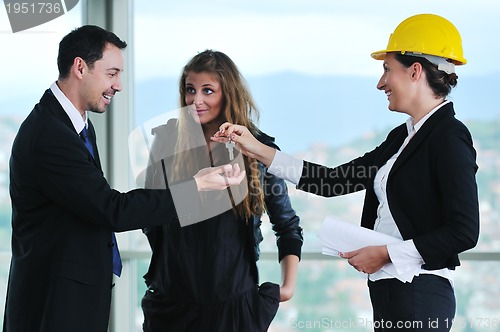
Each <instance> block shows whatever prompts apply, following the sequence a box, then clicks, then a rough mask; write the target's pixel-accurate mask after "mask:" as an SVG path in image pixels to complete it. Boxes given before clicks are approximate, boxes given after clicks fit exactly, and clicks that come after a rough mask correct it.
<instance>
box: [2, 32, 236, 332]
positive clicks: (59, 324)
mask: <svg viewBox="0 0 500 332" xmlns="http://www.w3.org/2000/svg"><path fill="white" fill-rule="evenodd" d="M125 47H126V43H125V42H124V41H122V40H120V39H119V38H118V37H117V36H116V35H115V34H113V33H111V32H108V31H106V30H103V29H101V28H99V27H96V26H83V27H81V28H78V29H75V30H74V31H72V32H71V33H69V34H68V35H67V36H65V37H64V38H63V40H62V41H61V42H60V44H59V55H58V60H57V62H58V68H59V78H58V80H57V82H55V83H54V84H52V86H51V87H50V89H48V90H47V91H46V92H45V93H44V95H43V96H42V98H41V100H40V102H39V103H38V104H37V105H36V106H35V108H34V109H33V111H32V112H31V114H30V115H29V116H28V117H27V119H26V120H25V121H24V122H23V124H22V125H21V127H20V129H19V132H18V134H17V137H16V139H15V141H14V144H13V148H12V156H11V159H10V194H11V199H12V261H11V268H10V275H9V283H8V290H7V299H6V308H5V317H4V326H3V331H4V332H11V331H16V332H17V331H26V332H34V331H50V332H58V331H61V332H68V331H82V332H100V331H102V332H105V331H106V330H107V327H108V320H109V310H110V303H111V289H112V271H113V272H114V273H115V274H117V275H119V274H120V272H121V261H120V257H119V253H118V250H117V245H116V239H115V236H114V232H121V231H127V230H132V229H140V228H144V227H150V226H153V225H159V224H166V223H176V222H179V218H180V217H181V216H178V215H177V214H176V210H175V206H174V203H173V200H172V196H171V192H170V190H168V189H166V190H142V189H141V190H133V191H130V192H127V193H120V192H118V191H116V190H113V189H111V188H110V186H109V185H108V183H107V181H106V179H105V178H104V176H103V173H102V170H101V165H100V161H99V154H98V151H97V146H96V142H95V132H94V128H93V126H92V123H91V121H90V120H89V119H88V117H87V112H88V111H92V112H96V113H103V112H105V111H106V107H107V106H108V105H109V104H110V102H111V99H112V98H113V96H114V95H115V94H116V93H117V92H119V91H120V90H121V83H120V73H121V72H122V71H123V60H122V54H121V53H122V49H124V48H125ZM221 172H226V175H227V176H221ZM231 176H232V177H231ZM243 177H244V172H239V169H232V168H231V167H230V166H226V167H224V168H209V169H204V170H202V171H200V172H199V173H198V174H197V175H196V176H195V177H194V178H193V179H191V180H189V181H188V182H186V183H185V189H186V192H187V193H189V192H192V193H194V195H192V196H190V197H196V196H197V195H196V193H197V192H198V191H202V190H220V189H224V188H226V187H227V186H228V185H232V184H237V183H239V182H240V181H241V180H242V179H243ZM188 196H189V195H188ZM182 217H184V218H185V217H186V216H182Z"/></svg>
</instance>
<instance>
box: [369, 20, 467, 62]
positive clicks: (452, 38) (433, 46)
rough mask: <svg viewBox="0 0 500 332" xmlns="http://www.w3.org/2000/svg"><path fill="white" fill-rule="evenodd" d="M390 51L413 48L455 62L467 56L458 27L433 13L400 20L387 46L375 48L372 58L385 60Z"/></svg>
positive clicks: (417, 52) (409, 50)
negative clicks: (381, 48)
mask: <svg viewBox="0 0 500 332" xmlns="http://www.w3.org/2000/svg"><path fill="white" fill-rule="evenodd" d="M387 52H400V53H401V54H405V53H406V52H413V53H415V54H419V53H421V54H428V55H434V56H438V57H442V58H445V59H450V60H451V62H453V63H454V64H456V65H464V64H466V63H467V60H466V59H465V58H464V54H463V50H462V38H461V37H460V33H459V32H458V30H457V28H456V27H455V26H454V25H453V24H452V23H451V22H450V21H448V20H447V19H445V18H444V17H441V16H438V15H434V14H419V15H415V16H411V17H409V18H407V19H406V20H404V21H403V22H401V23H399V25H398V26H397V27H396V30H394V32H393V33H392V34H391V36H390V37H389V43H388V44H387V49H385V50H382V51H377V52H373V53H372V54H371V56H372V58H374V59H377V60H383V59H384V58H385V54H386V53H387Z"/></svg>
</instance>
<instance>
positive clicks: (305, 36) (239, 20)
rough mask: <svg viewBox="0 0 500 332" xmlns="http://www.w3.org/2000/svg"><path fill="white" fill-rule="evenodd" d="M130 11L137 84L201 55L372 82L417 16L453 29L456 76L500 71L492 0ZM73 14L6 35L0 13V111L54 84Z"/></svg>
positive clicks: (247, 71)
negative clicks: (405, 24)
mask: <svg viewBox="0 0 500 332" xmlns="http://www.w3.org/2000/svg"><path fill="white" fill-rule="evenodd" d="M134 6H135V7H134V13H133V17H134V21H133V22H134V23H133V24H134V29H135V33H134V34H133V35H131V36H121V37H122V38H123V39H126V40H127V42H128V43H129V45H132V46H133V47H134V49H135V52H134V54H133V57H134V59H135V71H134V77H135V79H136V80H137V81H143V80H148V79H151V78H155V77H162V76H167V77H178V75H179V72H180V69H181V68H182V66H183V65H184V64H185V63H186V62H187V60H188V59H189V58H190V57H192V56H193V55H194V54H196V53H197V52H200V51H203V50H204V49H206V48H212V49H216V50H220V51H223V52H224V53H226V54H228V55H230V57H231V58H232V59H233V60H234V61H235V63H237V64H238V67H239V68H240V70H241V72H242V73H243V74H244V76H259V75H265V74H269V73H277V72H298V73H305V74H308V75H318V76H320V75H337V74H344V75H361V76H373V77H375V76H378V75H380V74H381V70H382V69H381V68H382V67H381V63H377V62H375V61H374V60H373V59H371V58H370V56H369V55H370V53H371V52H373V51H375V50H379V49H382V48H384V47H385V46H386V45H387V40H388V38H389V35H390V33H391V32H392V31H393V30H394V28H395V27H396V25H397V24H398V23H399V22H400V21H402V20H403V19H404V18H406V17H408V16H411V15H413V14H416V13H424V12H432V13H435V14H439V15H442V16H445V17H446V18H448V19H449V20H451V21H452V22H453V23H454V24H455V25H456V26H457V27H458V29H459V30H460V32H461V34H462V39H463V44H464V50H465V51H464V52H465V57H466V58H467V59H468V60H469V63H468V64H467V65H466V66H464V67H463V68H460V69H459V70H460V73H462V74H468V75H481V74H484V73H491V72H499V71H500V65H498V61H497V57H498V55H499V54H500V43H499V42H498V32H500V20H499V19H498V17H500V1H497V0H475V1H470V0H454V1H449V0H439V1H438V0H419V1H402V0H389V1H372V0H350V1H332V0H310V1H305V0H302V1H299V0H274V1H268V0H252V1H237V2H236V1H230V0H213V1H210V2H207V1H199V0H193V1H177V2H173V1H161V0H156V1H152V0H150V1H147V2H145V1H135V2H134ZM80 13H81V4H79V5H78V6H77V7H76V8H75V9H73V10H72V11H71V12H69V13H68V14H65V15H63V16H61V17H59V18H57V19H55V20H53V21H51V22H48V23H46V24H43V25H41V26H38V27H35V28H32V29H30V30H27V31H25V32H18V33H15V34H14V33H12V32H11V30H10V25H9V20H8V17H7V15H6V10H5V7H3V6H2V7H0V45H2V46H1V48H2V52H1V53H0V72H1V73H2V74H1V75H2V79H1V80H0V91H3V92H2V93H1V94H0V102H1V101H2V100H11V99H12V98H23V96H26V95H27V93H34V94H36V95H38V94H40V93H41V91H43V89H45V88H46V87H48V86H49V85H50V84H51V83H52V82H53V81H54V80H55V79H56V78H57V69H56V57H57V47H58V43H59V41H60V39H61V38H62V37H63V36H64V35H65V34H66V33H68V32H69V31H70V30H71V29H73V28H75V27H77V26H79V25H80V24H81V17H80ZM131 49H132V48H129V50H131ZM2 112H5V110H1V109H0V113H2Z"/></svg>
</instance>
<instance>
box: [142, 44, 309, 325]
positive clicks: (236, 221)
mask: <svg viewBox="0 0 500 332" xmlns="http://www.w3.org/2000/svg"><path fill="white" fill-rule="evenodd" d="M179 91H180V104H181V106H183V110H184V111H182V112H181V113H180V115H179V118H178V119H175V120H170V121H168V123H167V124H165V125H162V126H160V127H157V128H155V129H154V130H153V133H154V134H155V138H154V143H153V151H155V149H156V151H157V150H158V149H161V150H163V152H162V155H164V156H170V157H167V158H164V159H162V160H161V161H157V162H155V163H153V164H152V165H151V167H150V168H149V171H148V174H147V185H148V186H151V187H164V186H167V184H168V183H177V182H179V181H182V180H183V179H185V178H190V177H192V175H193V174H196V173H197V171H199V170H200V169H201V168H204V167H206V166H208V165H209V164H210V165H221V164H227V163H229V162H231V160H230V159H232V158H230V156H229V152H228V150H227V149H226V147H225V145H224V144H219V143H214V142H212V141H211V140H210V136H211V135H212V134H213V133H214V132H215V131H217V130H218V128H219V127H220V126H221V125H222V124H223V123H225V122H227V121H229V122H233V123H238V124H241V125H243V126H245V127H248V128H250V130H251V131H252V133H253V134H254V135H255V136H256V137H257V138H258V140H259V141H260V142H262V143H263V144H266V145H269V146H272V147H273V148H277V146H276V145H275V144H274V139H273V138H272V137H270V136H267V135H266V134H264V133H262V132H260V131H259V130H258V129H257V127H256V126H255V124H254V122H253V119H254V118H257V116H258V114H257V110H256V107H255V104H254V102H253V100H252V98H251V96H250V93H249V91H248V89H247V88H246V86H245V84H244V80H243V78H242V76H241V75H240V73H239V71H238V69H237V67H236V65H235V64H234V63H233V61H232V60H231V59H230V58H229V57H228V56H227V55H225V54H224V53H221V52H217V51H212V50H206V51H204V52H202V53H199V54H197V55H196V56H194V57H193V58H192V59H191V60H190V61H189V63H188V64H187V65H186V66H185V67H184V69H183V72H182V75H181V78H180V82H179ZM200 125H201V129H202V132H203V134H202V135H198V136H197V135H195V134H194V133H195V132H196V128H199V127H200ZM200 136H201V137H200ZM200 141H201V142H200ZM234 154H235V155H236V156H239V158H240V160H243V164H244V166H243V167H244V168H245V170H246V174H247V182H246V183H245V184H244V185H243V186H231V187H230V189H229V190H228V192H220V193H219V192H217V193H213V192H210V193H206V194H203V193H201V194H200V196H199V197H197V199H196V200H193V202H189V203H188V204H192V206H193V207H192V209H197V208H198V207H199V206H202V208H203V209H210V208H211V207H213V206H215V205H217V204H218V203H219V202H220V201H221V200H223V195H226V197H227V195H228V196H229V197H231V200H232V202H234V203H235V204H234V206H233V208H231V209H229V210H228V211H226V212H223V213H219V214H216V215H215V216H213V217H210V218H207V220H205V221H202V222H199V223H196V224H192V225H189V226H185V227H181V226H180V225H178V224H177V225H169V226H165V227H163V226H158V227H153V228H147V229H144V233H145V234H146V235H147V237H148V240H149V242H150V245H151V248H152V251H153V254H152V259H151V263H150V266H149V270H148V273H147V274H146V275H145V280H146V284H147V286H148V290H147V292H146V294H145V296H144V297H143V299H142V309H143V312H144V318H145V319H144V324H143V328H144V331H248V332H250V331H252V332H254V331H267V329H268V327H269V325H270V323H271V321H272V319H273V318H274V316H275V314H276V311H277V309H278V305H279V302H280V301H286V300H288V299H290V298H291V297H292V295H293V293H294V289H295V280H296V274H297V268H298V262H299V259H300V254H301V246H302V241H303V239H302V229H301V227H300V226H299V217H298V216H297V215H296V213H295V211H294V210H293V209H292V207H291V204H290V200H289V197H288V194H287V188H286V185H285V183H284V181H283V180H281V179H279V178H277V177H275V176H273V175H271V174H268V173H267V171H266V168H265V167H264V165H263V164H262V163H260V162H258V161H257V160H256V159H254V158H249V157H246V156H243V155H239V154H238V151H236V150H234ZM237 197H239V198H240V199H237ZM264 212H267V213H268V215H269V219H270V221H271V223H272V227H273V230H274V232H275V234H276V238H277V246H278V251H279V261H280V262H281V266H282V283H281V286H279V285H276V284H273V283H269V282H267V283H263V284H262V285H260V286H259V280H258V271H257V265H256V261H257V259H258V256H259V247H258V246H259V243H260V242H261V241H262V234H261V232H260V228H259V227H260V224H261V215H262V214H263V213H264ZM208 214H209V215H210V213H208Z"/></svg>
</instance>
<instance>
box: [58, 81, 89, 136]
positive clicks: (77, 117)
mask: <svg viewBox="0 0 500 332" xmlns="http://www.w3.org/2000/svg"><path fill="white" fill-rule="evenodd" d="M50 90H51V91H52V93H53V94H54V97H56V99H57V101H58V102H59V104H61V106H62V108H63V109H64V111H65V112H66V114H68V116H69V118H70V120H71V123H73V127H74V128H75V130H76V132H77V133H78V135H80V133H81V132H82V130H83V127H86V128H88V120H87V119H88V118H87V111H85V119H84V118H83V117H82V115H81V114H80V112H79V111H78V110H77V109H76V107H75V105H73V104H72V103H71V101H70V100H69V99H68V97H66V96H65V95H64V93H63V92H62V91H61V89H59V86H57V82H54V83H52V85H51V86H50Z"/></svg>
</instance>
